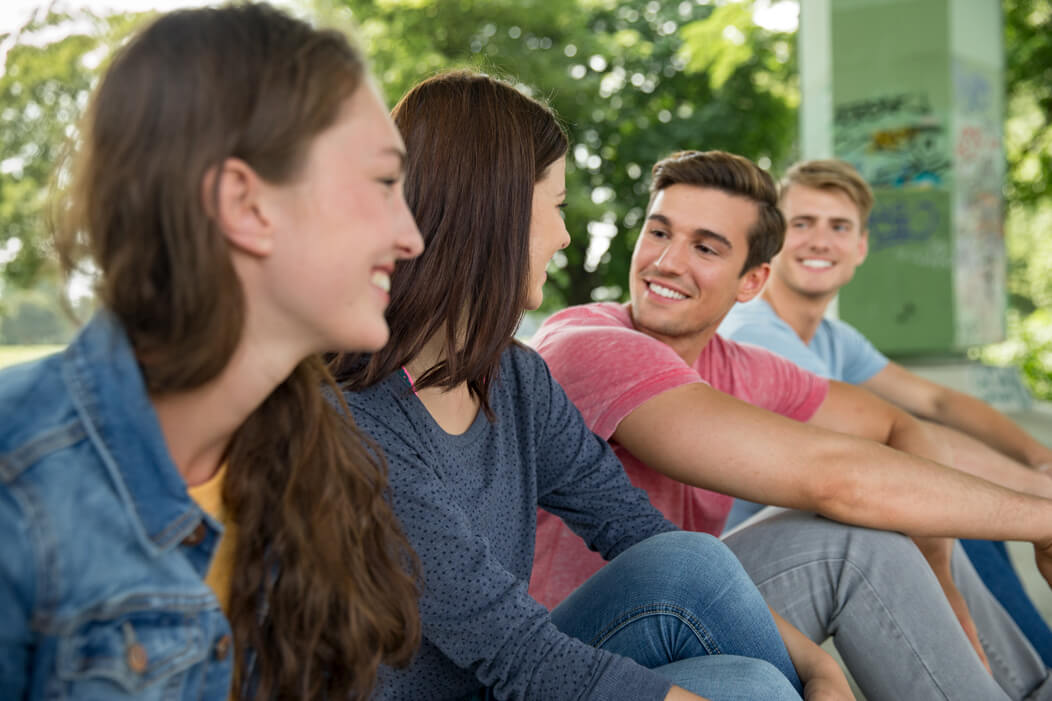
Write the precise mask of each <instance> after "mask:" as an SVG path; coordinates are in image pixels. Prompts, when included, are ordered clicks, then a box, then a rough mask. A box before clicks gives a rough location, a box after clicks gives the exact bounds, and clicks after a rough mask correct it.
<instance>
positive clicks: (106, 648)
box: [56, 609, 208, 699]
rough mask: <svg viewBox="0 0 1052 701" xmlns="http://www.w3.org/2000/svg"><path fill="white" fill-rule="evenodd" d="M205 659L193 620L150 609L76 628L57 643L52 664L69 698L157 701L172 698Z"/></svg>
mask: <svg viewBox="0 0 1052 701" xmlns="http://www.w3.org/2000/svg"><path fill="white" fill-rule="evenodd" d="M207 654H208V638H207V636H206V634H205V629H204V627H203V625H202V622H201V621H200V620H199V619H198V618H197V617H194V616H192V615H187V614H186V613H185V612H178V613H176V612H165V611H158V610H156V609H154V610H144V611H137V612H131V613H125V614H123V615H121V616H120V617H119V618H116V619H113V620H106V621H88V622H86V623H84V624H82V625H81V626H80V627H79V628H78V629H76V630H75V631H74V632H73V633H72V634H71V635H69V636H66V637H64V638H62V639H61V640H60V641H59V643H58V650H57V660H56V662H57V672H58V676H59V678H61V679H62V680H63V681H64V682H65V683H66V684H68V685H69V686H68V687H67V688H69V690H70V692H71V697H72V698H84V697H89V696H90V697H92V698H94V697H96V696H98V697H99V698H111V697H116V698H121V696H120V695H119V693H120V692H124V693H125V694H128V695H134V696H135V697H136V698H142V699H162V698H169V697H170V695H174V694H178V691H177V690H178V689H179V687H180V686H181V683H182V681H183V676H184V675H185V674H186V673H187V672H188V671H189V670H190V668H191V667H193V666H194V665H195V664H197V663H200V662H201V661H202V660H204V659H205V658H206V656H207ZM118 690H119V691H118ZM171 697H174V698H179V696H171Z"/></svg>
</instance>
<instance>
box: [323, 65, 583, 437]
mask: <svg viewBox="0 0 1052 701" xmlns="http://www.w3.org/2000/svg"><path fill="white" fill-rule="evenodd" d="M392 115H393V116H394V121H395V125H396V126H397V127H398V130H399V131H400V132H401V133H402V138H403V139H404V140H405V145H406V151H407V152H408V154H409V159H408V162H407V164H406V175H405V198H406V202H408V203H409V209H410V211H412V212H413V217H414V218H415V219H416V224H417V228H419V229H420V234H421V235H422V236H423V237H424V252H423V254H421V255H420V256H419V257H417V258H414V259H412V260H407V261H401V262H399V263H398V266H397V267H396V269H395V273H394V275H393V276H392V278H391V303H390V304H389V305H388V307H387V323H388V325H389V326H390V327H391V340H390V342H389V343H388V344H387V345H386V346H385V347H384V348H383V349H382V350H380V351H378V352H377V353H374V354H372V355H371V356H369V358H368V360H367V361H366V362H364V363H363V362H362V359H361V357H360V356H355V355H351V354H345V355H342V356H338V357H337V358H335V360H334V361H333V363H332V367H333V369H334V372H335V374H336V377H337V379H338V380H339V381H340V382H341V383H342V384H344V386H345V387H347V388H349V389H361V388H364V387H368V386H370V385H372V384H375V383H376V382H379V381H380V380H382V379H383V378H385V377H387V376H388V375H390V374H391V373H392V372H394V371H395V370H397V369H398V368H399V367H401V366H402V365H404V364H405V363H407V362H408V361H409V360H411V359H412V358H414V357H415V356H416V355H417V354H419V353H420V351H421V350H422V349H423V347H424V345H425V344H426V343H427V342H428V340H429V339H430V338H431V337H432V336H434V335H435V334H443V338H444V341H445V347H444V354H443V357H444V360H443V361H442V362H440V363H439V364H438V365H436V366H434V367H433V368H431V369H429V370H428V371H426V372H425V373H423V374H422V376H421V377H418V378H414V385H415V386H416V387H417V388H418V389H420V388H424V387H432V386H437V387H446V388H451V387H455V386H457V385H459V384H460V383H462V382H467V385H468V389H469V390H470V392H471V393H472V394H473V395H474V396H475V397H476V398H477V399H478V400H479V402H480V405H481V407H482V409H483V411H485V413H486V415H487V417H489V418H490V419H491V420H492V419H493V412H492V410H491V408H490V405H489V396H488V395H489V393H488V391H487V387H488V386H490V384H491V383H492V381H493V380H494V379H495V377H496V373H497V370H498V368H499V367H500V356H501V353H502V352H503V351H504V349H506V348H507V347H508V345H509V344H511V343H512V342H513V335H514V333H515V328H516V326H518V323H519V320H520V319H521V318H522V313H523V312H524V311H525V309H526V299H527V296H528V283H529V266H530V257H529V246H530V240H529V239H530V216H531V212H532V203H533V188H534V185H535V184H536V183H537V181H538V180H540V179H541V178H543V177H544V175H545V173H546V171H547V170H548V167H549V166H551V165H552V164H553V163H554V162H555V161H557V160H558V159H559V158H560V157H562V156H563V155H565V154H566V150H567V147H568V140H567V138H566V132H565V131H563V128H562V126H561V125H560V124H559V121H558V119H557V118H556V116H555V114H554V113H553V112H552V111H551V109H549V108H548V107H547V106H546V105H544V104H542V103H540V102H538V101H537V100H534V99H532V98H530V97H528V96H526V95H524V94H523V93H521V92H520V91H519V90H517V89H515V88H514V87H513V86H511V85H510V84H508V83H506V82H504V81H502V80H497V79H495V78H492V77H490V76H487V75H482V74H478V73H472V72H469V71H452V72H448V73H443V74H440V75H437V76H434V77H432V78H429V79H428V80H425V81H423V82H422V83H420V84H418V85H417V86H416V87H414V88H413V89H412V90H410V91H409V92H408V93H406V95H405V96H404V97H403V98H402V99H401V100H400V101H399V102H398V104H397V105H396V106H395V108H394V110H393V112H392ZM465 338H467V339H469V340H468V342H467V343H465V342H464V339H465Z"/></svg>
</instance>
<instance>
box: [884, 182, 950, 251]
mask: <svg viewBox="0 0 1052 701" xmlns="http://www.w3.org/2000/svg"><path fill="white" fill-rule="evenodd" d="M942 226H943V217H942V213H941V212H940V211H939V209H938V207H937V206H936V204H935V202H934V201H933V200H903V199H890V198H885V199H883V200H881V199H879V198H878V199H877V201H876V202H875V203H874V205H873V212H872V213H871V214H870V215H869V250H870V252H872V253H876V252H877V251H881V250H883V249H885V248H890V247H892V246H897V245H899V244H903V243H922V242H926V241H930V240H931V238H932V237H933V236H935V234H937V233H938V232H939V230H940V228H941V227H942ZM947 264H948V261H947Z"/></svg>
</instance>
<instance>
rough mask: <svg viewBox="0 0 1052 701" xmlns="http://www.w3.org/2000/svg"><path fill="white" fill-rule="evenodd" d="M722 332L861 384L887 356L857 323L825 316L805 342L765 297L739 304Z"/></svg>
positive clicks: (825, 373)
mask: <svg viewBox="0 0 1052 701" xmlns="http://www.w3.org/2000/svg"><path fill="white" fill-rule="evenodd" d="M719 334H720V335H721V336H723V337H724V338H730V339H733V340H735V341H738V342H741V343H751V344H753V345H756V346H761V347H763V348H766V349H767V350H769V351H771V352H772V353H777V354H778V355H780V356H782V357H783V358H787V359H789V360H791V361H793V362H794V363H796V364H797V365H799V366H800V367H802V368H804V369H805V370H810V371H811V372H813V373H814V374H816V375H821V376H822V377H828V378H831V379H834V380H839V381H841V382H847V383H848V384H852V385H858V384H862V383H863V382H865V381H866V380H868V379H870V378H871V377H873V376H874V375H876V374H877V373H878V372H880V371H881V370H883V369H884V368H885V367H886V366H887V364H888V359H887V357H886V356H885V355H884V354H883V353H881V352H880V351H878V350H877V349H876V348H875V347H874V346H873V344H872V343H870V342H869V341H868V340H867V339H866V337H865V336H863V335H862V334H861V333H859V332H858V330H857V329H855V327H853V326H851V325H850V324H848V323H845V322H843V321H840V320H839V319H822V321H821V323H820V324H819V325H818V329H817V330H816V331H815V335H814V338H812V339H811V343H809V344H805V343H804V342H803V341H802V340H801V339H800V337H799V336H797V335H796V331H794V330H793V327H791V326H790V325H789V324H788V323H786V322H785V321H783V320H782V318H781V317H779V316H778V315H777V314H775V312H774V309H772V308H771V305H770V304H768V303H767V302H766V301H765V300H763V299H761V298H759V297H757V298H756V299H754V300H752V301H751V302H745V303H744V304H736V305H734V308H733V309H731V312H730V314H728V315H727V318H726V319H724V320H723V323H722V324H720V328H719Z"/></svg>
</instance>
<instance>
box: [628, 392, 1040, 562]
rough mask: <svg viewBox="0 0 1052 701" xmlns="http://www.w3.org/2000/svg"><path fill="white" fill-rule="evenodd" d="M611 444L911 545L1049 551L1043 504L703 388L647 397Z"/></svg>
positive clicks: (680, 472) (683, 474)
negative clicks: (934, 541) (917, 540)
mask: <svg viewBox="0 0 1052 701" xmlns="http://www.w3.org/2000/svg"><path fill="white" fill-rule="evenodd" d="M613 438H614V440H616V441H617V442H618V443H620V444H621V445H623V446H624V447H625V448H626V449H627V450H629V451H630V452H632V453H633V454H634V455H635V456H636V457H637V458H639V459H640V460H642V461H643V462H644V463H646V464H647V465H649V466H650V467H651V468H653V469H655V470H657V471H658V472H661V473H663V474H665V475H668V476H669V477H671V478H673V479H676V480H679V481H681V482H685V483H687V484H693V485H696V486H700V487H704V488H706V489H712V490H714V491H718V492H722V493H724V494H730V495H733V496H737V497H741V498H744V499H748V500H750V501H756V502H760V503H764V504H775V505H778V506H787V507H791V508H797V509H804V510H809V511H815V512H817V513H820V514H822V515H824V516H827V517H829V518H832V519H834V520H838V521H842V522H844V523H852V524H857V525H860V526H867V527H871V528H880V529H885V530H897V531H901V532H904V533H908V534H910V535H914V536H946V537H966V538H980V539H987V540H1023V541H1029V542H1035V543H1042V544H1050V543H1052V501H1049V500H1046V499H1042V498H1039V497H1034V496H1029V495H1026V494H1021V493H1018V492H1015V491H1012V490H1009V489H1006V488H1003V487H1000V486H998V485H995V484H993V483H991V482H988V481H986V480H983V479H980V478H977V477H974V476H972V475H969V474H965V473H963V472H959V471H957V470H953V469H951V468H948V467H944V466H943V465H939V464H937V463H934V462H932V461H930V460H925V459H923V458H919V457H916V456H912V455H908V454H906V453H902V452H899V451H897V450H893V449H890V448H888V447H886V446H883V445H880V444H878V443H876V442H873V441H868V440H863V439H859V438H856V437H854V436H848V435H844V434H840V433H834V432H831V431H827V430H824V429H821V428H818V427H816V426H810V425H806V424H800V423H798V422H795V421H791V420H789V419H785V418H783V417H781V416H777V415H775V414H773V413H771V412H768V411H765V410H763V409H759V408H757V407H754V406H751V405H749V404H746V403H745V402H742V401H739V400H737V399H735V398H733V397H730V396H728V395H726V394H723V393H722V392H719V391H718V390H715V389H713V388H712V387H709V386H707V385H699V384H692V385H685V386H681V387H677V388H675V389H672V390H669V391H667V392H664V393H662V394H660V395H658V396H656V397H652V398H651V399H649V400H647V401H646V402H644V403H643V404H641V405H640V406H639V407H637V408H636V409H635V410H634V411H633V412H631V413H630V414H629V415H628V416H627V417H626V418H625V419H624V420H622V421H621V423H620V424H619V425H618V427H617V430H616V431H615V432H614V435H613ZM1050 549H1052V546H1050ZM1050 565H1052V563H1050ZM1049 572H1050V574H1052V566H1050V567H1049Z"/></svg>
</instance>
